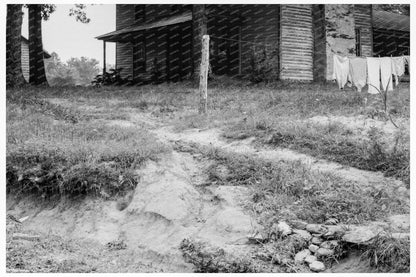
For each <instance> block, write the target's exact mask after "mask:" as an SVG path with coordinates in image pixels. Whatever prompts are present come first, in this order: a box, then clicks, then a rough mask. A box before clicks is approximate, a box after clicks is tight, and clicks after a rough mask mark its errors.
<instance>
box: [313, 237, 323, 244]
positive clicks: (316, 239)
mask: <svg viewBox="0 0 416 277" xmlns="http://www.w3.org/2000/svg"><path fill="white" fill-rule="evenodd" d="M311 242H312V243H313V244H316V245H320V244H321V243H322V242H323V239H321V238H320V237H313V238H312V240H311Z"/></svg>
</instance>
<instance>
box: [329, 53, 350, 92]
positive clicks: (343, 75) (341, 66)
mask: <svg viewBox="0 0 416 277" xmlns="http://www.w3.org/2000/svg"><path fill="white" fill-rule="evenodd" d="M349 68H350V63H349V59H348V58H347V57H341V56H338V55H336V54H334V66H333V74H332V79H333V80H337V83H338V87H339V88H340V89H343V88H344V86H345V84H346V83H347V82H348V75H349Z"/></svg>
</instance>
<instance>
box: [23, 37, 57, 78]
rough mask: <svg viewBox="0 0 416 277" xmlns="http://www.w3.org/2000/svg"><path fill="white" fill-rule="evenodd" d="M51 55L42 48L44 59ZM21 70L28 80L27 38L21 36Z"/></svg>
mask: <svg viewBox="0 0 416 277" xmlns="http://www.w3.org/2000/svg"><path fill="white" fill-rule="evenodd" d="M50 57H51V55H50V54H49V53H48V52H46V51H45V50H43V58H44V60H46V59H49V58H50ZM22 72H23V77H24V78H25V80H26V82H29V40H28V39H27V38H25V37H24V36H22Z"/></svg>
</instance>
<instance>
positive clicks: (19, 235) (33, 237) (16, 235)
mask: <svg viewBox="0 0 416 277" xmlns="http://www.w3.org/2000/svg"><path fill="white" fill-rule="evenodd" d="M12 238H13V239H23V240H30V241H33V240H39V238H40V237H39V236H37V235H28V234H22V233H14V234H13V236H12Z"/></svg>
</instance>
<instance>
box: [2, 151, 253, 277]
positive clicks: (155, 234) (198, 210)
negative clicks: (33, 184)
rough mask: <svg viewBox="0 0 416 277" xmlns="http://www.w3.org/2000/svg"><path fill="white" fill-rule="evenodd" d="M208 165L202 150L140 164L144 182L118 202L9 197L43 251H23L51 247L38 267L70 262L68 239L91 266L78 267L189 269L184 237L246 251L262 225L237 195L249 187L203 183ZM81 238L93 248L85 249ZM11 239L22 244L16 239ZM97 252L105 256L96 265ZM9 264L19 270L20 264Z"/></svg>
mask: <svg viewBox="0 0 416 277" xmlns="http://www.w3.org/2000/svg"><path fill="white" fill-rule="evenodd" d="M204 166H206V165H205V164H204V163H203V162H202V161H198V155H195V156H194V155H192V154H189V153H181V152H176V151H173V152H172V154H166V155H165V156H164V157H162V158H161V159H160V160H158V161H150V162H148V163H147V164H146V166H145V167H143V168H142V169H140V170H139V172H138V174H139V176H140V182H139V184H138V185H137V187H136V188H135V190H134V191H133V192H132V193H130V194H129V195H127V196H125V197H124V198H120V199H118V200H114V201H112V200H102V199H95V198H84V199H80V200H79V201H76V202H74V200H66V201H62V200H60V201H59V202H58V203H56V204H54V205H52V204H50V203H48V204H45V205H40V204H39V202H38V199H33V198H31V197H27V198H23V199H13V198H12V197H10V198H8V201H7V204H8V213H11V214H13V215H15V217H17V218H19V217H25V216H28V217H29V219H27V221H25V222H24V224H23V226H24V229H25V230H30V232H35V233H38V234H41V241H40V242H37V243H35V244H32V245H31V246H30V247H31V248H33V251H35V252H36V251H38V252H36V253H28V250H25V251H26V252H25V253H28V255H31V256H32V257H33V255H35V256H36V255H38V256H42V255H46V253H44V252H45V251H44V250H43V248H42V246H40V245H46V247H50V248H51V251H49V252H50V253H49V254H48V255H46V256H45V257H43V256H42V257H43V258H41V260H42V261H41V262H39V263H40V264H44V263H51V264H54V265H56V264H59V265H61V264H62V262H63V261H67V262H69V261H72V260H73V257H72V254H70V253H68V252H67V251H61V250H59V249H57V247H56V245H55V244H56V243H58V244H59V243H60V242H61V241H67V240H71V241H72V242H71V243H69V244H70V245H72V246H71V247H75V248H76V249H75V250H74V251H73V252H74V253H81V254H82V255H81V256H86V255H87V254H90V255H89V256H88V258H86V261H85V263H86V264H88V266H89V267H88V268H87V269H82V268H80V267H78V269H79V270H80V271H96V272H147V271H165V272H166V271H168V272H188V271H192V266H191V265H190V264H188V263H186V262H185V261H184V260H183V257H182V253H181V252H180V251H179V245H180V243H181V242H182V241H183V240H184V239H186V238H190V239H195V240H198V241H203V242H206V243H208V244H209V245H212V246H215V247H220V248H221V249H224V250H225V251H227V252H229V253H233V254H237V253H245V252H247V249H248V248H250V245H247V244H245V243H244V242H245V241H246V240H247V237H248V236H250V235H252V234H253V233H255V232H256V231H257V230H258V229H259V228H260V226H259V225H258V224H257V223H256V221H255V220H254V219H253V218H252V216H250V214H248V213H247V212H246V211H244V209H243V208H242V207H241V206H240V205H239V199H245V198H247V193H248V191H247V189H246V188H244V187H241V188H239V187H227V186H217V187H215V186H211V187H205V186H203V184H205V182H206V181H205V177H204V174H203V171H202V170H201V167H204ZM73 242H76V243H75V246H74V245H73ZM84 242H85V243H88V245H91V246H89V247H88V249H85V248H84V249H82V247H81V245H82V244H84ZM120 242H122V245H124V247H123V249H118V251H117V252H114V253H117V257H115V258H114V259H113V260H112V261H108V260H107V259H109V258H110V256H111V255H110V254H106V253H107V252H106V251H107V250H108V249H107V248H108V245H117V243H120ZM11 243H15V244H16V243H18V242H16V241H13V240H11ZM85 245H86V244H85ZM15 247H20V246H17V245H15ZM124 248H125V249H124ZM14 250H16V248H14ZM21 250H22V249H21ZM97 251H98V252H97ZM56 252H60V254H59V255H56V254H55V253H56ZM70 252H71V251H70ZM13 253H14V252H13V251H9V253H8V255H9V256H8V257H9V258H10V263H13V262H12V256H11V255H13ZM97 253H99V255H100V256H102V259H101V258H100V261H99V262H98V261H97V259H98V254H97ZM131 256H134V257H135V259H134V262H133V261H132V260H131V258H129V260H128V261H131V263H129V262H127V261H124V262H123V259H127V257H131ZM27 258H28V257H27ZM71 259H72V260H71ZM106 261H108V263H107V262H106ZM75 262H79V260H75ZM140 264H141V265H142V266H139V265H140ZM10 266H11V268H16V263H15V264H14V266H13V264H11V265H10ZM21 269H22V270H30V271H31V272H44V271H48V270H49V271H54V270H55V271H60V270H63V268H62V266H61V267H54V268H53V269H48V267H42V268H35V267H33V265H27V266H25V265H22V266H21Z"/></svg>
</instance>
